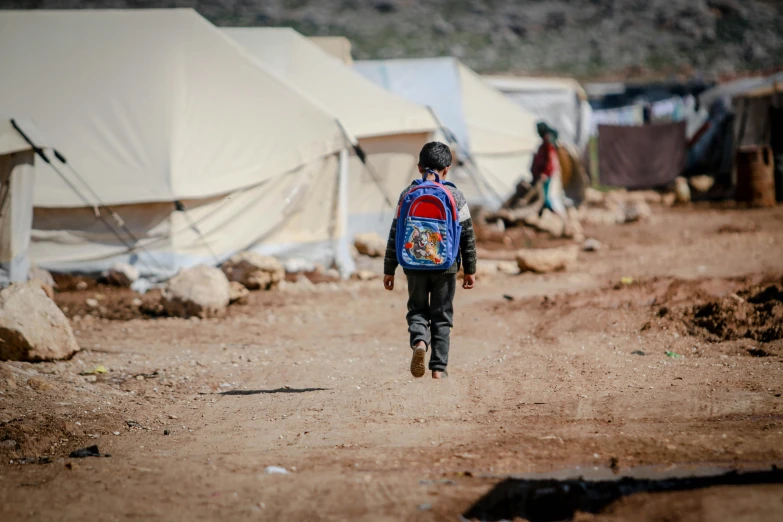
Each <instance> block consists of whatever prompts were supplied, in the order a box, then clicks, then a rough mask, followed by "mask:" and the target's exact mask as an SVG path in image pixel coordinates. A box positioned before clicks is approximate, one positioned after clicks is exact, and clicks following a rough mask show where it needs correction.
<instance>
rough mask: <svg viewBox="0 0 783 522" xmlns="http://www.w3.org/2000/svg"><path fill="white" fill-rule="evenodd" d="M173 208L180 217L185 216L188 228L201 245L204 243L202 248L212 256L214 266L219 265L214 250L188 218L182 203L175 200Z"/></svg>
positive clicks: (218, 259)
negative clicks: (179, 213)
mask: <svg viewBox="0 0 783 522" xmlns="http://www.w3.org/2000/svg"><path fill="white" fill-rule="evenodd" d="M174 208H176V209H177V211H178V212H182V215H183V216H185V219H186V220H187V221H188V224H189V225H190V228H191V229H193V231H194V232H195V233H196V234H197V235H198V237H199V239H200V240H201V242H202V243H204V246H205V247H206V248H207V250H208V251H209V253H210V254H211V255H212V258H213V259H214V260H215V264H216V265H219V264H220V258H218V256H217V254H216V253H215V251H214V250H212V247H211V246H210V245H209V243H208V242H207V238H205V237H204V234H202V233H201V230H199V228H198V226H196V222H195V221H193V218H191V217H190V214H188V210H187V209H186V208H185V205H184V204H183V203H182V201H180V200H177V201H175V202H174Z"/></svg>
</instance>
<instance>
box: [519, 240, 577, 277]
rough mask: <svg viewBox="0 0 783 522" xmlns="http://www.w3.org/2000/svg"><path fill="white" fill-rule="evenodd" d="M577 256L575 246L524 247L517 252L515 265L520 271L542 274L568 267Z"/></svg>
mask: <svg viewBox="0 0 783 522" xmlns="http://www.w3.org/2000/svg"><path fill="white" fill-rule="evenodd" d="M578 256H579V249H578V248H577V247H576V246H570V247H562V248H539V249H525V250H520V251H518V252H517V265H518V266H519V269H520V270H521V271H522V272H537V273H540V274H543V273H547V272H556V271H558V270H566V269H568V267H569V266H570V265H571V264H572V263H574V262H576V260H577V258H578Z"/></svg>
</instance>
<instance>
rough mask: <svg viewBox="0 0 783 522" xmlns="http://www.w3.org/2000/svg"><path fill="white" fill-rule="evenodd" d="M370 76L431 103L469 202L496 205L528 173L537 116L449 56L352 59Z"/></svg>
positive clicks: (536, 139)
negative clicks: (457, 160) (453, 152)
mask: <svg viewBox="0 0 783 522" xmlns="http://www.w3.org/2000/svg"><path fill="white" fill-rule="evenodd" d="M354 68H355V69H356V70H357V71H359V72H360V73H361V74H362V75H364V76H365V77H366V78H368V79H369V80H371V81H373V82H375V83H376V84H378V85H380V86H382V87H384V88H386V89H388V90H389V91H391V92H393V93H396V94H399V95H400V96H402V97H404V98H407V99H408V100H411V101H413V102H416V103H420V104H422V105H426V106H428V107H430V108H431V109H432V110H433V111H434V113H435V114H436V115H437V118H438V120H439V122H440V124H442V126H443V129H442V132H443V134H445V135H446V138H451V139H450V141H453V142H454V143H453V144H454V145H456V146H457V148H458V156H459V158H460V160H461V161H462V162H464V165H463V166H462V167H459V168H457V169H455V170H454V171H453V172H454V175H453V177H452V180H453V181H455V182H456V183H457V184H458V185H459V186H460V188H461V189H462V190H463V191H464V192H465V194H466V196H467V197H468V201H469V202H470V203H472V204H482V205H485V206H487V207H489V208H493V207H495V208H496V207H498V206H499V205H500V204H501V203H502V202H503V201H505V200H506V199H508V197H510V196H511V195H512V194H513V193H514V189H515V188H516V185H517V183H518V182H519V181H520V180H529V179H531V175H530V164H531V160H532V155H533V153H534V152H535V149H536V147H537V146H538V144H539V141H540V140H539V137H538V135H537V134H536V128H535V125H536V117H535V115H534V114H532V113H531V112H529V111H528V110H526V109H524V108H522V107H520V106H519V105H517V104H515V103H514V102H513V101H511V100H509V99H508V98H506V97H505V96H504V95H503V94H502V93H500V92H499V91H498V90H496V89H495V88H493V87H492V86H490V85H488V84H487V83H486V82H484V81H483V80H482V79H481V78H480V77H479V76H478V75H477V74H476V73H474V72H473V71H471V70H470V69H468V68H467V67H465V65H463V64H462V63H460V62H459V61H458V60H456V59H454V58H426V59H417V60H373V61H357V62H356V63H355V64H354Z"/></svg>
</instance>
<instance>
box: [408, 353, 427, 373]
mask: <svg viewBox="0 0 783 522" xmlns="http://www.w3.org/2000/svg"><path fill="white" fill-rule="evenodd" d="M426 356H427V348H426V347H424V346H417V347H416V348H414V349H413V357H411V375H413V376H414V377H417V378H418V377H424V372H425V371H426V369H425V366H424V358H425V357H426Z"/></svg>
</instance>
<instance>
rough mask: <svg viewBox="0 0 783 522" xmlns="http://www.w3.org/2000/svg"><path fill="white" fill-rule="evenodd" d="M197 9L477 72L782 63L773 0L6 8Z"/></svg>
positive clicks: (57, 1)
mask: <svg viewBox="0 0 783 522" xmlns="http://www.w3.org/2000/svg"><path fill="white" fill-rule="evenodd" d="M182 6H189V7H194V8H195V9H197V10H198V11H199V12H200V13H201V14H203V15H204V16H206V17H207V18H208V19H210V20H211V21H212V22H213V23H215V24H217V25H222V26H255V25H258V26H291V27H294V28H296V29H297V30H299V31H300V32H302V33H303V34H306V35H308V36H312V35H339V36H347V37H348V38H350V39H351V41H352V42H353V47H354V55H355V57H356V58H359V59H368V58H408V57H430V56H456V57H458V58H461V59H463V60H464V61H465V62H466V63H467V64H468V65H469V66H470V67H472V68H474V69H476V70H479V71H515V72H520V73H523V72H524V73H542V74H568V75H576V76H579V77H583V78H587V77H590V78H595V77H602V76H603V77H617V76H629V77H639V76H647V75H661V74H673V73H682V72H684V73H698V74H703V75H708V76H712V75H732V74H736V73H738V72H741V71H745V70H755V69H766V68H771V67H780V66H781V64H783V36H781V33H780V31H779V27H781V24H783V11H781V3H780V2H776V1H771V0H749V1H739V0H676V1H673V0H655V1H647V0H578V1H569V2H565V1H561V0H557V1H551V0H550V1H546V2H543V1H540V0H525V1H517V0H424V1H414V0H365V1H362V0H264V1H260V0H209V1H195V2H193V1H184V0H173V1H169V2H160V1H154V0H152V1H141V2H140V1H136V0H134V1H130V0H92V1H90V2H87V3H85V2H83V1H81V0H35V1H32V0H0V8H6V9H8V8H16V9H19V8H23V9H29V8H39V9H40V8H49V9H52V8H54V9H62V8H71V9H73V8H84V7H90V8H138V7H182Z"/></svg>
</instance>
